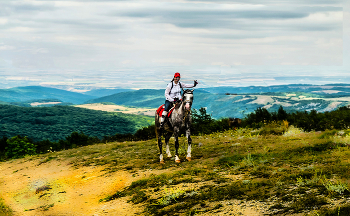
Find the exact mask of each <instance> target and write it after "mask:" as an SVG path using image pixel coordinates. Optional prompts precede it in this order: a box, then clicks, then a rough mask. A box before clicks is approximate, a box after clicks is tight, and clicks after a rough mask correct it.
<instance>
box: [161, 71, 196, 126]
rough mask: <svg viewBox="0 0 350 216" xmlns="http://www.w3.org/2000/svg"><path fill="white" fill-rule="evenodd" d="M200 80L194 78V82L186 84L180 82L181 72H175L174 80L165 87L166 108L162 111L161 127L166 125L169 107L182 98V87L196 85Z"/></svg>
mask: <svg viewBox="0 0 350 216" xmlns="http://www.w3.org/2000/svg"><path fill="white" fill-rule="evenodd" d="M197 84H198V82H197V81H196V80H194V84H185V83H183V82H180V73H178V72H176V73H175V74H174V78H173V80H172V81H171V82H170V83H169V84H168V86H167V87H166V89H165V98H166V100H165V108H164V111H163V113H162V117H161V119H160V121H161V122H160V127H161V128H163V127H164V122H165V119H166V117H167V115H168V111H169V109H170V108H171V107H172V106H173V104H175V103H176V102H177V101H179V100H181V89H182V88H193V87H196V85H197Z"/></svg>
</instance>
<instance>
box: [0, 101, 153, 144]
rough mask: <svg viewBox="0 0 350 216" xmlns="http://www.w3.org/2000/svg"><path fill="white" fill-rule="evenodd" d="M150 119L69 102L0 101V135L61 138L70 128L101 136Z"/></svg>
mask: <svg viewBox="0 0 350 216" xmlns="http://www.w3.org/2000/svg"><path fill="white" fill-rule="evenodd" d="M153 122H154V118H152V117H148V116H140V115H132V114H123V113H110V112H103V111H95V110H89V109H84V108H77V107H73V106H54V107H19V106H12V105H0V138H2V137H3V136H6V137H13V136H16V135H22V136H28V137H30V138H32V139H34V140H35V141H40V140H45V139H49V140H50V141H58V140H60V139H61V140H64V139H65V138H66V136H69V135H70V134H71V133H72V132H74V131H78V132H83V133H85V134H87V135H89V136H96V137H98V138H103V137H104V136H107V135H115V134H116V133H119V134H125V133H135V132H136V131H137V130H138V129H140V128H141V127H145V126H148V125H150V124H152V123H153Z"/></svg>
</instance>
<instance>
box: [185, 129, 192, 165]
mask: <svg viewBox="0 0 350 216" xmlns="http://www.w3.org/2000/svg"><path fill="white" fill-rule="evenodd" d="M186 137H187V142H188V147H187V156H186V159H187V160H188V161H191V149H192V139H191V131H190V128H188V129H187V130H186Z"/></svg>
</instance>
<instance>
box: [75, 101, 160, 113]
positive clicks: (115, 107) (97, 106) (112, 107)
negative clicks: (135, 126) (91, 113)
mask: <svg viewBox="0 0 350 216" xmlns="http://www.w3.org/2000/svg"><path fill="white" fill-rule="evenodd" d="M76 107H80V108H86V109H93V110H101V111H106V112H122V113H126V114H135V115H147V116H154V112H155V110H156V109H145V108H130V107H125V106H120V105H106V104H101V103H93V104H82V105H77V106H76Z"/></svg>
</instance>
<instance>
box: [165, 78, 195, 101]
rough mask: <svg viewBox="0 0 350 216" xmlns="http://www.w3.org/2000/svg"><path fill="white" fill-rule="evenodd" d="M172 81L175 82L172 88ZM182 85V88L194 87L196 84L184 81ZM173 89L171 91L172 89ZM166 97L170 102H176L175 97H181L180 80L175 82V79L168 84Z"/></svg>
mask: <svg viewBox="0 0 350 216" xmlns="http://www.w3.org/2000/svg"><path fill="white" fill-rule="evenodd" d="M171 83H173V88H172V89H171V85H172V84H171ZM181 86H182V88H193V87H194V84H185V83H183V82H181ZM170 89H171V91H170ZM165 98H166V100H168V101H170V102H174V98H178V99H181V98H182V97H181V87H180V81H179V82H178V83H177V84H175V82H174V81H172V82H170V83H169V84H168V86H167V87H166V89H165Z"/></svg>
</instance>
